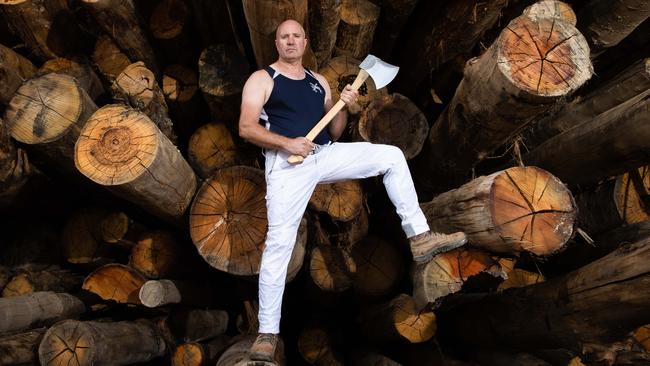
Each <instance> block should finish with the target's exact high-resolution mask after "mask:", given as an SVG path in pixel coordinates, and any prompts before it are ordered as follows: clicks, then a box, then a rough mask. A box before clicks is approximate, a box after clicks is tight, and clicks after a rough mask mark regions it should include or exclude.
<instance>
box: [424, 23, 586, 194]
mask: <svg viewBox="0 0 650 366" xmlns="http://www.w3.org/2000/svg"><path fill="white" fill-rule="evenodd" d="M588 49H589V48H588V46H587V43H586V41H585V39H584V37H582V35H580V33H579V32H578V31H577V30H576V29H575V28H574V27H573V26H572V25H570V24H567V23H564V22H555V21H553V20H552V19H548V18H539V19H537V20H536V21H534V20H532V19H530V18H528V17H526V16H520V17H518V18H516V19H514V20H513V21H511V22H510V23H509V24H508V26H507V27H506V28H505V29H504V30H503V31H502V32H501V34H500V36H499V38H498V39H497V40H496V41H495V42H494V43H493V44H492V45H491V46H490V48H489V49H488V50H487V51H486V52H485V53H484V54H483V55H481V56H480V57H478V58H476V59H472V60H471V61H469V62H468V63H467V65H466V67H465V73H464V76H463V80H462V81H461V83H460V85H459V86H458V89H457V90H456V94H455V95H454V98H453V99H452V101H451V102H450V103H449V105H448V106H447V108H446V110H445V111H444V112H443V113H442V114H441V115H440V117H439V118H438V120H437V121H436V123H435V124H434V125H433V128H432V129H431V131H430V133H429V138H428V141H427V143H426V144H425V149H424V150H425V151H423V153H422V155H423V159H422V161H421V164H422V165H421V168H422V169H423V172H424V175H426V177H424V176H423V177H419V178H420V179H419V183H420V185H421V186H422V188H423V189H425V190H432V188H433V189H434V190H435V188H436V187H435V186H434V187H432V185H437V186H440V189H448V188H450V187H453V186H454V185H457V184H460V183H462V182H463V181H465V179H467V177H469V176H470V172H471V169H472V168H473V167H474V166H475V165H476V164H477V163H478V162H480V161H482V160H484V159H486V158H487V157H488V156H489V155H490V154H491V153H492V151H493V150H494V149H496V148H497V147H499V146H501V145H502V144H503V143H504V142H506V141H508V140H509V139H510V138H511V137H513V136H514V135H515V134H517V133H518V132H519V131H520V130H521V129H523V128H524V127H525V126H526V125H527V124H528V123H529V122H530V121H531V119H533V118H535V117H536V116H539V115H541V114H542V113H544V111H545V110H546V109H547V108H548V107H549V105H550V104H552V103H555V102H556V101H558V100H559V99H560V98H563V97H565V96H566V95H569V94H571V93H572V92H573V91H574V90H576V89H577V88H579V87H580V86H581V85H582V84H584V82H586V81H587V80H588V79H589V78H590V77H591V74H592V72H593V69H592V66H591V62H590V61H589V57H588ZM565 156H568V155H565ZM432 174H435V175H436V176H437V179H436V180H435V182H431V183H427V182H426V181H427V180H429V181H431V179H430V178H429V177H430V176H431V175H432Z"/></svg>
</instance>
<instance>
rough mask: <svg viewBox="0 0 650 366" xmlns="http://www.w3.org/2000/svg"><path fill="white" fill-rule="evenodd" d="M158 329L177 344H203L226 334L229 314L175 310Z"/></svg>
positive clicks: (218, 311)
mask: <svg viewBox="0 0 650 366" xmlns="http://www.w3.org/2000/svg"><path fill="white" fill-rule="evenodd" d="M157 327H158V328H159V329H161V331H162V332H163V333H165V334H167V335H168V336H171V339H172V340H173V341H174V342H176V343H180V342H201V341H205V340H208V339H212V338H215V337H217V336H220V335H222V334H224V333H225V331H226V328H227V327H228V313H227V312H226V311H224V310H217V309H207V310H204V309H175V310H173V311H172V312H171V314H170V315H169V316H167V317H166V318H164V319H163V320H161V321H160V322H158V324H157Z"/></svg>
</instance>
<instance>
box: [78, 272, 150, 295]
mask: <svg viewBox="0 0 650 366" xmlns="http://www.w3.org/2000/svg"><path fill="white" fill-rule="evenodd" d="M144 283H145V279H144V277H142V275H141V274H139V273H138V272H136V271H135V270H134V269H132V268H130V267H127V266H125V265H122V264H108V265H105V266H103V267H100V268H98V269H97V270H95V271H94V272H93V273H91V274H90V275H88V277H86V279H85V280H84V283H83V285H82V288H83V289H84V290H87V291H90V292H92V293H94V294H97V295H98V296H99V297H101V298H102V299H104V300H113V301H115V302H118V303H123V304H137V305H140V304H141V302H140V298H139V296H138V293H139V291H140V288H141V287H142V285H144Z"/></svg>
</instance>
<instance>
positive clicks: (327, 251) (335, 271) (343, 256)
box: [309, 245, 356, 292]
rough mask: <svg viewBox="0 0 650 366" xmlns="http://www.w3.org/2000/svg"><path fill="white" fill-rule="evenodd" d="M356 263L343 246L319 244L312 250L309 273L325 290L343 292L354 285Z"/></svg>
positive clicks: (317, 284) (319, 286)
mask: <svg viewBox="0 0 650 366" xmlns="http://www.w3.org/2000/svg"><path fill="white" fill-rule="evenodd" d="M355 272H356V264H355V263H354V261H353V260H352V257H350V254H349V253H348V252H347V251H345V250H343V249H342V248H338V247H333V246H327V245H319V246H316V247H314V248H313V249H312V251H311V261H310V263H309V274H310V276H311V279H312V281H313V282H314V283H315V284H316V286H318V288H320V289H321V290H323V291H326V292H343V291H345V290H347V289H348V288H350V286H352V276H353V275H354V273H355Z"/></svg>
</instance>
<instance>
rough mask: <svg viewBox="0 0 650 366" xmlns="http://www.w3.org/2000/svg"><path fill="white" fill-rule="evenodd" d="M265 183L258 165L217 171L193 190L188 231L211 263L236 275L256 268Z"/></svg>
mask: <svg viewBox="0 0 650 366" xmlns="http://www.w3.org/2000/svg"><path fill="white" fill-rule="evenodd" d="M265 191H266V185H265V183H264V173H263V172H262V171H261V170H259V169H253V168H249V167H243V166H236V167H231V168H226V169H221V170H219V171H217V172H216V173H215V174H214V175H213V176H212V178H211V179H208V180H206V181H205V182H204V183H203V186H202V187H201V188H200V189H199V191H198V192H197V194H196V198H195V199H194V202H193V203H192V208H191V210H190V235H191V237H192V241H193V242H194V245H196V247H197V249H198V250H199V254H201V256H202V257H203V258H204V259H205V260H206V262H208V263H209V264H210V265H211V266H212V267H214V268H217V269H219V270H221V271H224V272H228V273H231V274H236V275H254V274H257V273H258V272H259V265H260V261H261V257H262V248H263V246H264V238H265V236H266V226H267V219H266V203H265V200H264V196H265Z"/></svg>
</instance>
